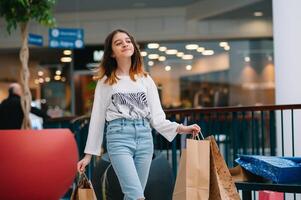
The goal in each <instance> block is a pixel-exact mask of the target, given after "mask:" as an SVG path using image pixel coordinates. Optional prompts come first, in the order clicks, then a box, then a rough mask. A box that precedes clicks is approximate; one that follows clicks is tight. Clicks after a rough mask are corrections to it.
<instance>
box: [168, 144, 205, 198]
mask: <svg viewBox="0 0 301 200" xmlns="http://www.w3.org/2000/svg"><path fill="white" fill-rule="evenodd" d="M209 178H210V142H209V141H205V140H192V139H187V147H186V150H183V151H182V155H181V159H180V165H179V171H178V175H177V179H176V184H175V188H174V193H173V200H208V198H209Z"/></svg>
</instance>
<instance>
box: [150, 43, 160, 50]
mask: <svg viewBox="0 0 301 200" xmlns="http://www.w3.org/2000/svg"><path fill="white" fill-rule="evenodd" d="M159 46H160V45H159V44H158V43H149V44H148V45H147V48H149V49H158V48H159Z"/></svg>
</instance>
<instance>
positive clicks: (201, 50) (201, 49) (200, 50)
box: [196, 47, 205, 53]
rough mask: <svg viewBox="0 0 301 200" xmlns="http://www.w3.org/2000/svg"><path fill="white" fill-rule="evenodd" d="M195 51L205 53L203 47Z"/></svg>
mask: <svg viewBox="0 0 301 200" xmlns="http://www.w3.org/2000/svg"><path fill="white" fill-rule="evenodd" d="M196 51H197V52H200V53H201V52H203V51H205V48H204V47H199V48H197V49H196Z"/></svg>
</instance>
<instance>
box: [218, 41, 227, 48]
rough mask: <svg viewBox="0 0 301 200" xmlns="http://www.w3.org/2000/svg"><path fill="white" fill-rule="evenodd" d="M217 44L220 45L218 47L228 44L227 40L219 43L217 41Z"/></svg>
mask: <svg viewBox="0 0 301 200" xmlns="http://www.w3.org/2000/svg"><path fill="white" fill-rule="evenodd" d="M219 46H220V47H225V46H228V42H220V43H219Z"/></svg>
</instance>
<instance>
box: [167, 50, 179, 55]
mask: <svg viewBox="0 0 301 200" xmlns="http://www.w3.org/2000/svg"><path fill="white" fill-rule="evenodd" d="M165 53H166V54H168V55H175V54H177V53H178V50H176V49H167V50H166V51H165Z"/></svg>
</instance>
